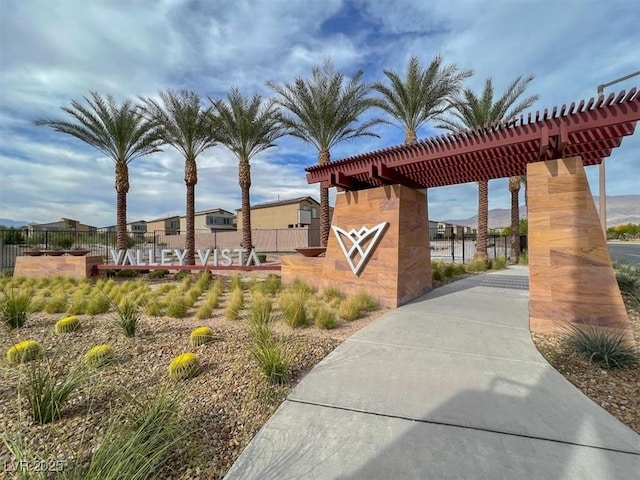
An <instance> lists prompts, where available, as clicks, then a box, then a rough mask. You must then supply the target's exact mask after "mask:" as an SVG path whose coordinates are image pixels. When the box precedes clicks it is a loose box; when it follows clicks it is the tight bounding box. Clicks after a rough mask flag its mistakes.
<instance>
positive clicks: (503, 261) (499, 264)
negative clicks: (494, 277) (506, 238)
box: [491, 257, 507, 270]
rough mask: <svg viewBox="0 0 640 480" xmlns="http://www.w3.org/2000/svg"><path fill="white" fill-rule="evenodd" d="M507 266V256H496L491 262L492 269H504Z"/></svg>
mask: <svg viewBox="0 0 640 480" xmlns="http://www.w3.org/2000/svg"><path fill="white" fill-rule="evenodd" d="M505 268H507V257H496V258H494V259H493V262H492V263H491V269H492V270H503V269H505Z"/></svg>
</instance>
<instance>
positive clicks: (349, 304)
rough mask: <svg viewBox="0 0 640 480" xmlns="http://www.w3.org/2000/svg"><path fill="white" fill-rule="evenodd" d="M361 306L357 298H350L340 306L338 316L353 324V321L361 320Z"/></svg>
mask: <svg viewBox="0 0 640 480" xmlns="http://www.w3.org/2000/svg"><path fill="white" fill-rule="evenodd" d="M360 314H361V311H360V305H359V304H358V302H357V301H356V299H355V297H349V298H347V299H346V300H345V301H344V302H342V303H341V304H340V307H339V308H338V315H339V316H340V318H342V319H343V320H346V321H348V322H352V321H353V320H357V319H358V318H360Z"/></svg>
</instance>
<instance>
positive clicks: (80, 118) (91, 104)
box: [36, 92, 162, 250]
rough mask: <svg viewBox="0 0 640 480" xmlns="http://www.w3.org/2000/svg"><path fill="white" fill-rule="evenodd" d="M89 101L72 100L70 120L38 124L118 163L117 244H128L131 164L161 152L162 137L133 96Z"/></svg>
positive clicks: (66, 109) (97, 97) (68, 111)
mask: <svg viewBox="0 0 640 480" xmlns="http://www.w3.org/2000/svg"><path fill="white" fill-rule="evenodd" d="M83 98H84V100H85V102H86V104H83V103H81V102H79V101H76V100H72V101H71V106H70V107H62V111H63V112H65V113H66V114H68V115H69V117H71V119H70V120H55V119H40V120H37V121H36V125H44V126H48V127H51V128H53V129H54V130H55V131H56V132H61V133H65V134H67V135H71V136H72V137H75V138H77V139H78V140H81V141H83V142H84V143H86V144H88V145H91V146H92V147H94V148H97V149H98V150H100V151H101V152H102V153H104V154H105V155H106V156H107V157H109V158H110V159H111V160H113V163H114V164H115V189H116V236H117V244H116V245H117V248H118V249H119V250H125V249H126V248H127V240H128V238H127V193H129V164H130V163H131V162H132V161H133V160H135V159H136V158H139V157H142V156H144V155H149V154H151V153H155V152H159V151H160V148H159V147H160V145H161V143H162V142H161V140H160V138H159V137H158V132H157V129H156V127H155V126H154V125H153V124H151V123H149V122H147V121H146V120H145V119H144V117H143V116H142V114H141V112H140V109H139V107H138V106H136V105H135V104H134V103H132V102H131V101H130V100H126V101H124V102H123V103H122V104H120V105H118V104H117V103H116V101H115V100H114V98H113V97H112V96H111V95H107V97H106V98H103V97H102V96H101V95H100V94H99V93H97V92H91V97H90V98H88V97H83Z"/></svg>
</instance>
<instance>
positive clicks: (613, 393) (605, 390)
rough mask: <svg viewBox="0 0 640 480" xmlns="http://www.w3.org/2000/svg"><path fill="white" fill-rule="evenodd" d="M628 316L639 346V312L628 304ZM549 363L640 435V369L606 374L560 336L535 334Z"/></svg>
mask: <svg viewBox="0 0 640 480" xmlns="http://www.w3.org/2000/svg"><path fill="white" fill-rule="evenodd" d="M625 303H626V305H627V312H628V313H629V319H630V320H631V325H632V329H633V332H634V335H635V337H636V341H637V342H638V345H640V312H639V309H638V306H637V305H634V304H633V303H632V301H626V302H625ZM532 336H533V341H534V343H535V344H536V347H537V348H538V350H539V351H540V353H542V355H543V356H544V357H545V358H546V359H547V361H548V362H549V363H550V364H551V365H552V366H553V367H554V368H555V369H556V370H557V371H558V372H560V373H561V374H562V375H564V377H566V378H567V380H569V381H570V382H571V383H573V384H574V385H575V386H576V387H577V388H578V389H580V390H581V391H582V393H584V394H585V395H587V396H588V397H589V398H591V399H592V400H593V401H594V402H596V403H597V404H598V405H600V406H601V407H602V408H604V409H605V410H607V411H608V412H609V413H611V414H612V415H613V416H615V417H616V418H618V419H619V420H620V421H621V422H623V423H625V424H626V425H628V426H629V427H630V428H631V429H633V430H635V431H636V432H637V433H640V366H636V367H630V368H620V369H610V370H603V369H601V368H599V367H596V366H594V365H593V364H591V363H590V362H589V361H588V360H585V359H583V358H582V357H580V356H578V355H577V354H576V353H575V352H574V351H573V350H572V349H571V348H570V347H568V346H567V345H566V344H565V343H564V341H563V339H562V336H561V335H539V334H533V335H532Z"/></svg>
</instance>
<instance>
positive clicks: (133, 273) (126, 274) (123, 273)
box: [116, 269, 140, 278]
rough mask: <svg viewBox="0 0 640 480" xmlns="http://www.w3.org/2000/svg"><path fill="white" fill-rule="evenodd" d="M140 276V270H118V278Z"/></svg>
mask: <svg viewBox="0 0 640 480" xmlns="http://www.w3.org/2000/svg"><path fill="white" fill-rule="evenodd" d="M139 276H140V272H139V271H138V270H130V269H125V270H118V271H117V272H116V278H136V277H139Z"/></svg>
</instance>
